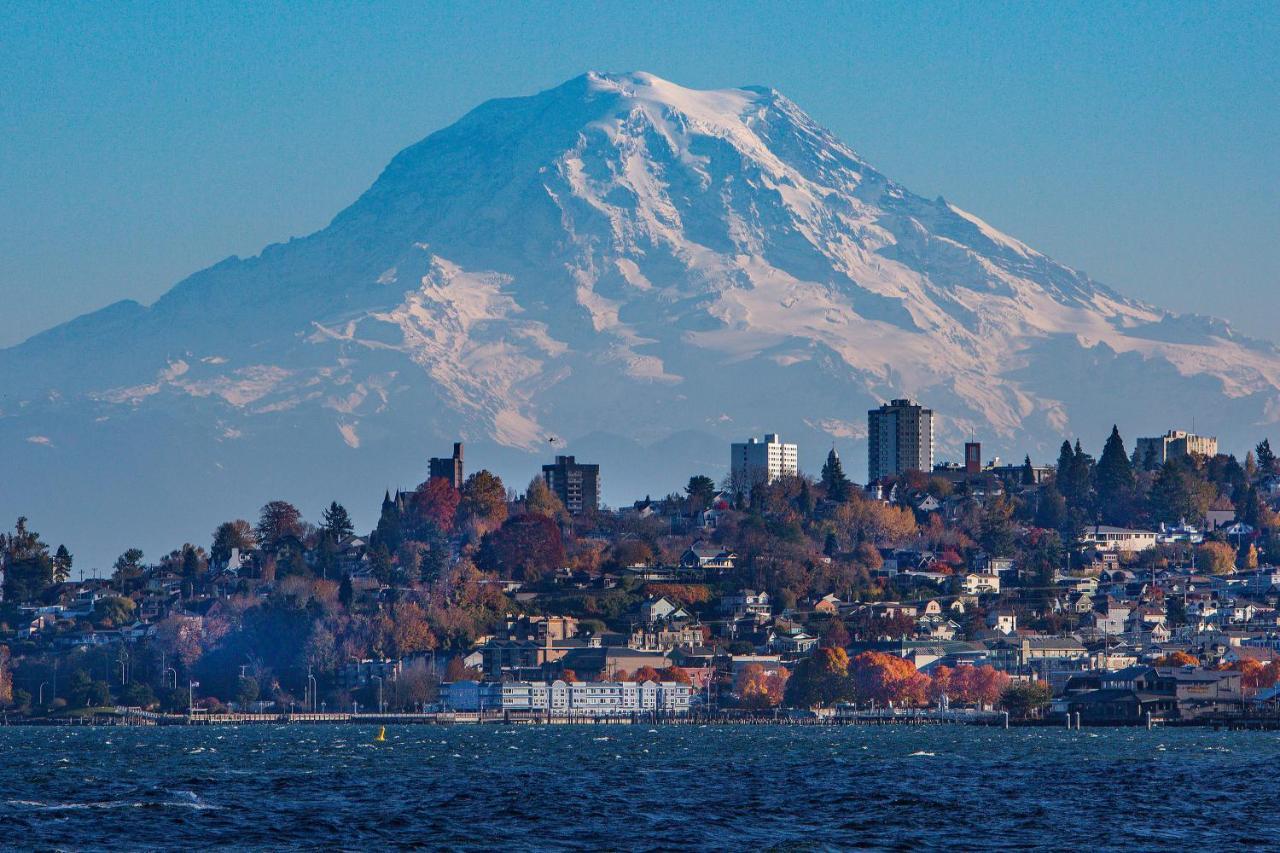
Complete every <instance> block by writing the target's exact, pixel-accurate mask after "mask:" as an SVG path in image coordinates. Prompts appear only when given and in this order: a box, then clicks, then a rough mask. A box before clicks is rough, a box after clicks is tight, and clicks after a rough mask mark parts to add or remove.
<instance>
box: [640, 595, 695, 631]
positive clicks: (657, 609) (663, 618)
mask: <svg viewBox="0 0 1280 853" xmlns="http://www.w3.org/2000/svg"><path fill="white" fill-rule="evenodd" d="M690 618H692V617H691V616H690V615H689V613H688V611H686V610H685V609H684V608H683V607H681V606H680V605H678V604H676V603H675V602H674V601H671V600H670V599H669V598H667V597H666V596H659V597H658V598H648V599H646V600H644V601H642V602H640V621H641V622H643V623H645V624H646V625H653V624H655V623H658V622H667V621H672V620H676V619H690Z"/></svg>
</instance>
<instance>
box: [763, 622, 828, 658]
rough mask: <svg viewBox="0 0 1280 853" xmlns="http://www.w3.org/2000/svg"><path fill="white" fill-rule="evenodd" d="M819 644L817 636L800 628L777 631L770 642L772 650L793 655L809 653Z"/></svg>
mask: <svg viewBox="0 0 1280 853" xmlns="http://www.w3.org/2000/svg"><path fill="white" fill-rule="evenodd" d="M817 645H818V638H817V637H815V636H813V635H812V634H809V633H808V632H806V631H804V630H802V629H799V628H792V629H790V630H787V631H780V632H777V633H776V634H775V635H774V637H773V638H772V639H771V640H770V642H769V648H770V649H771V650H772V651H775V652H777V653H779V654H782V655H791V656H795V655H805V654H808V653H809V652H810V651H812V650H813V648H814V647H815V646H817Z"/></svg>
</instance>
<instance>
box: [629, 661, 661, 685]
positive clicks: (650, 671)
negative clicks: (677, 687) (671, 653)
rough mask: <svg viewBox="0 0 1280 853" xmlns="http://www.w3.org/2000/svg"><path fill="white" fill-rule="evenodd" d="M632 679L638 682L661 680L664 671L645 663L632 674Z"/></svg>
mask: <svg viewBox="0 0 1280 853" xmlns="http://www.w3.org/2000/svg"><path fill="white" fill-rule="evenodd" d="M631 680H632V681H634V682H636V683H638V684H643V683H644V682H646V681H661V680H662V673H660V672H658V670H656V669H654V668H653V667H651V666H648V665H645V666H642V667H640V668H639V669H637V670H636V671H635V672H633V673H632V674H631Z"/></svg>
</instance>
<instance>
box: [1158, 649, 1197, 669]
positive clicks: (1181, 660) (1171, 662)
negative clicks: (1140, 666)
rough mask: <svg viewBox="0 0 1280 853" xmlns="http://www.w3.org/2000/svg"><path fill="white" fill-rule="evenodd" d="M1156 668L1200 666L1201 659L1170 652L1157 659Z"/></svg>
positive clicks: (1183, 653)
mask: <svg viewBox="0 0 1280 853" xmlns="http://www.w3.org/2000/svg"><path fill="white" fill-rule="evenodd" d="M1155 665H1156V666H1199V665H1200V659H1199V658H1197V657H1195V656H1193V655H1189V654H1187V653H1186V652H1169V653H1168V654H1166V655H1161V656H1160V657H1158V658H1156V659H1155Z"/></svg>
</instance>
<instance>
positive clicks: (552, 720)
mask: <svg viewBox="0 0 1280 853" xmlns="http://www.w3.org/2000/svg"><path fill="white" fill-rule="evenodd" d="M295 725H299V726H314V725H355V726H361V725H363V726H485V725H499V726H547V725H554V726H582V725H587V726H602V725H615V726H616V725H647V726H696V727H709V726H716V727H724V726H734V727H739V726H740V727H752V726H788V727H795V726H801V727H823V728H830V727H843V726H901V727H925V726H930V727H933V726H977V727H980V728H1004V729H1010V728H1020V729H1022V728H1044V729H1064V730H1066V731H1071V730H1072V728H1073V727H1072V726H1070V725H1065V724H1064V721H1062V720H1054V719H1026V720H1007V721H1006V720H1004V718H1003V716H1002V715H994V716H993V715H984V716H969V717H939V716H930V715H927V714H921V715H914V716H913V715H887V716H877V715H874V714H864V715H858V716H844V717H840V716H827V717H799V718H797V717H786V716H779V717H734V716H714V717H708V716H703V715H685V716H679V717H671V716H649V715H616V716H603V715H602V716H576V717H568V716H552V717H547V716H544V715H539V714H527V713H518V712H517V713H505V714H503V713H497V714H493V713H486V714H484V715H481V714H478V713H476V712H469V713H468V712H440V713H434V712H433V713H422V714H409V713H405V714H400V713H390V714H379V713H310V712H305V713H304V712H298V713H288V712H285V713H279V714H208V715H202V714H197V715H194V716H188V715H186V714H160V713H154V712H147V711H133V710H129V711H123V712H98V713H94V714H88V715H81V716H74V715H68V716H64V717H59V718H50V717H17V718H15V717H8V718H6V719H5V720H3V721H2V722H0V728H2V727H6V726H15V727H18V726H20V727H27V728H39V727H54V728H63V727H76V728H121V727H129V728H156V727H172V726H177V727H184V728H189V727H211V726H282V727H283V726H295ZM1074 728H1075V730H1076V731H1079V730H1080V729H1081V728H1090V729H1116V728H1127V729H1140V728H1146V729H1148V730H1149V731H1153V730H1156V729H1174V728H1176V729H1183V728H1203V729H1212V730H1214V731H1221V730H1227V731H1280V717H1234V718H1232V717H1221V718H1213V717H1202V718H1198V719H1191V720H1153V721H1151V722H1150V723H1148V722H1147V721H1145V720H1133V721H1129V720H1114V721H1098V722H1094V723H1087V722H1086V723H1084V724H1083V726H1081V724H1079V723H1077V725H1076V726H1075V727H1074Z"/></svg>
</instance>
